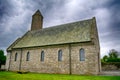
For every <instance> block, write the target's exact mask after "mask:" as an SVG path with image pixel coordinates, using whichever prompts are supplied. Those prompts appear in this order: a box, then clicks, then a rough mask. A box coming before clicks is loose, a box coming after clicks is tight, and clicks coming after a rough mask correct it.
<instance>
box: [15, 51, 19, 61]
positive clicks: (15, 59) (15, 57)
mask: <svg viewBox="0 0 120 80" xmlns="http://www.w3.org/2000/svg"><path fill="white" fill-rule="evenodd" d="M17 56H18V54H17V53H15V61H17Z"/></svg>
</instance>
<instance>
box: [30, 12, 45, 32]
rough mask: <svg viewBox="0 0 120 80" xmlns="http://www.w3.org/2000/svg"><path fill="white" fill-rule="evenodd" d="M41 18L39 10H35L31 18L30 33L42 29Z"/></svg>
mask: <svg viewBox="0 0 120 80" xmlns="http://www.w3.org/2000/svg"><path fill="white" fill-rule="evenodd" d="M42 25H43V16H42V14H41V12H40V11H39V10H37V11H36V12H35V13H34V14H33V16H32V24H31V31H33V30H38V29H42Z"/></svg>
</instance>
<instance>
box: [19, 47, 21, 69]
mask: <svg viewBox="0 0 120 80" xmlns="http://www.w3.org/2000/svg"><path fill="white" fill-rule="evenodd" d="M21 63H22V48H21V54H20V64H19V71H21Z"/></svg>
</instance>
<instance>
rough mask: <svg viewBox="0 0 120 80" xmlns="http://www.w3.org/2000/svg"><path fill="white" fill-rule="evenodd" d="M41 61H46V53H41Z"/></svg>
mask: <svg viewBox="0 0 120 80" xmlns="http://www.w3.org/2000/svg"><path fill="white" fill-rule="evenodd" d="M41 61H44V51H42V52H41Z"/></svg>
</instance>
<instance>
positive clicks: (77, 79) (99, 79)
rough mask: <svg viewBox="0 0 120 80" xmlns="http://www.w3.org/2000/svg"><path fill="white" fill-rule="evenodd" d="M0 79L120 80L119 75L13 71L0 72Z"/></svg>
mask: <svg viewBox="0 0 120 80" xmlns="http://www.w3.org/2000/svg"><path fill="white" fill-rule="evenodd" d="M0 80H120V76H80V75H62V74H38V73H27V74H18V73H15V72H0Z"/></svg>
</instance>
